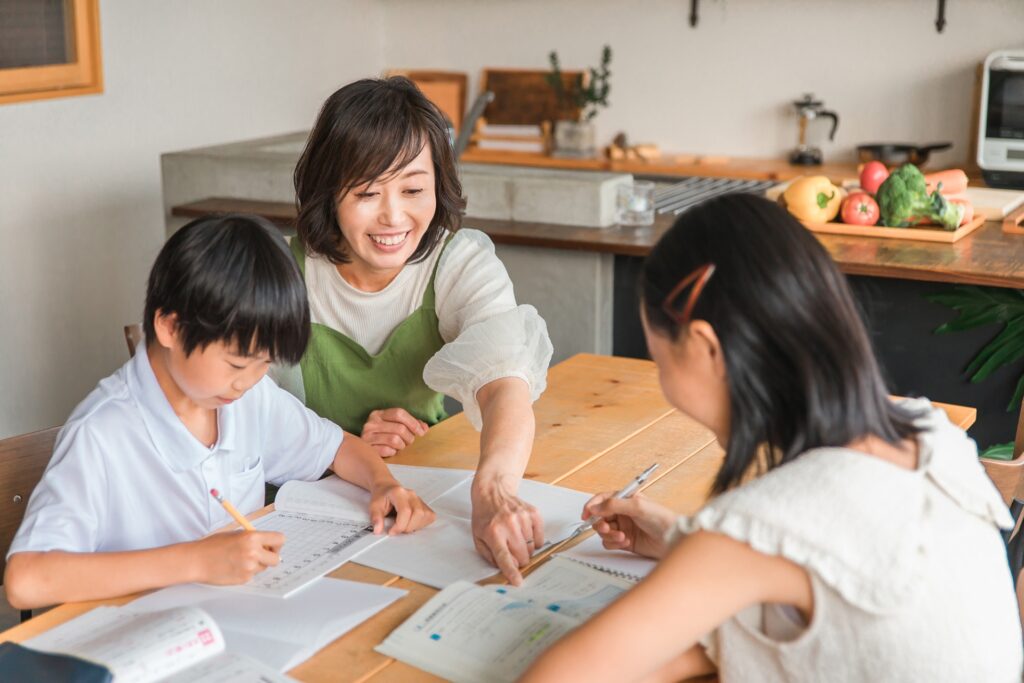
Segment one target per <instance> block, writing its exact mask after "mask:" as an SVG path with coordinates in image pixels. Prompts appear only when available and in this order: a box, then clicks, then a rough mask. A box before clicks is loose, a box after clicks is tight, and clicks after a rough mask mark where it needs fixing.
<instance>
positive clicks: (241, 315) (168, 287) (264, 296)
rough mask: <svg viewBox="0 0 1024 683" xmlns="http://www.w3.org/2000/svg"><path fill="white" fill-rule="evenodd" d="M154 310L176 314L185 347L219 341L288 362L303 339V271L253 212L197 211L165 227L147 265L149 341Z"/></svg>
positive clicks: (298, 353) (306, 330) (153, 336)
mask: <svg viewBox="0 0 1024 683" xmlns="http://www.w3.org/2000/svg"><path fill="white" fill-rule="evenodd" d="M158 312H159V313H161V314H163V315H168V314H174V315H176V316H177V326H178V331H179V333H180V334H181V341H182V345H183V347H184V351H185V354H186V355H188V354H191V353H192V351H194V350H195V349H197V348H199V349H203V348H205V347H206V346H207V345H209V344H211V343H213V342H218V341H219V342H225V343H227V344H231V345H234V346H235V347H236V348H237V350H238V352H239V353H241V354H242V355H248V354H249V353H250V352H252V351H265V352H267V353H269V354H270V357H271V358H272V359H274V360H275V361H282V362H285V363H291V364H294V363H298V362H299V360H300V359H301V358H302V354H303V353H304V352H305V350H306V343H307V342H308V341H309V304H308V301H307V299H306V285H305V282H304V281H303V278H302V274H301V273H300V272H299V268H298V265H297V264H296V263H295V259H294V258H292V255H291V252H290V251H289V250H288V247H287V245H286V244H285V241H284V238H283V237H282V236H281V234H280V233H279V232H278V230H277V229H276V228H275V227H274V226H273V225H271V224H270V223H269V222H268V221H266V220H264V219H262V218H259V217H256V216H244V215H237V214H234V215H227V216H216V217H210V218H199V219H197V220H194V221H192V222H191V223H189V224H188V225H186V226H185V227H183V228H182V229H181V230H178V231H177V232H176V233H174V234H173V235H171V238H170V239H168V240H167V242H166V243H165V244H164V246H163V248H162V249H161V250H160V254H159V255H158V256H157V257H156V261H155V262H154V263H153V269H152V270H151V271H150V273H149V286H148V287H147V288H146V312H145V318H144V329H145V332H146V339H147V340H148V342H149V343H151V342H152V341H153V340H154V339H156V332H155V329H154V324H153V320H154V316H156V315H157V313H158Z"/></svg>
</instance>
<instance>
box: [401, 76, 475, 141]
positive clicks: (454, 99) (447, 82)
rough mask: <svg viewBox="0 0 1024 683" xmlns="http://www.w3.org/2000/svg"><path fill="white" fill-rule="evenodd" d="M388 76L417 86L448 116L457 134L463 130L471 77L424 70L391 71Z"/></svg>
mask: <svg viewBox="0 0 1024 683" xmlns="http://www.w3.org/2000/svg"><path fill="white" fill-rule="evenodd" d="M384 75H385V77H388V76H405V77H406V78H408V79H409V80H410V81H412V82H413V83H415V84H416V87H418V88H419V89H420V90H421V91H422V92H423V94H424V95H426V96H427V99H428V100H430V101H431V102H433V103H434V105H435V106H436V107H437V108H438V109H440V110H441V112H442V113H443V114H444V115H445V116H447V117H448V118H449V119H450V120H451V122H452V126H453V127H454V128H455V132H456V133H458V132H459V130H461V128H462V117H463V116H464V115H465V112H466V90H467V85H468V83H469V76H468V75H467V74H466V73H465V72H462V71H428V70H423V69H390V70H388V71H386V72H385V73H384Z"/></svg>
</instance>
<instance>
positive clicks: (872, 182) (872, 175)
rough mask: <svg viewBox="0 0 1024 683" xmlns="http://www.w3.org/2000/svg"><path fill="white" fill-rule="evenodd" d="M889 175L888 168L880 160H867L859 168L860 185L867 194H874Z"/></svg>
mask: <svg viewBox="0 0 1024 683" xmlns="http://www.w3.org/2000/svg"><path fill="white" fill-rule="evenodd" d="M888 177H889V169H887V168H886V167H885V164H883V163H882V162H881V161H869V162H868V163H866V164H864V168H862V169H860V186H861V188H862V189H863V190H864V191H865V192H867V193H868V194H872V195H873V194H875V193H876V192H878V188H879V187H880V186H881V185H882V183H884V182H885V179H886V178H888Z"/></svg>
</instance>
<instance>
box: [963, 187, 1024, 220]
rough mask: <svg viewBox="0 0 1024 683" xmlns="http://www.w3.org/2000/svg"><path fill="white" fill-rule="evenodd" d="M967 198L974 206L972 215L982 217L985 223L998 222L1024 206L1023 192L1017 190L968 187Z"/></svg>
mask: <svg viewBox="0 0 1024 683" xmlns="http://www.w3.org/2000/svg"><path fill="white" fill-rule="evenodd" d="M967 198H968V199H969V200H971V204H973V205H974V215H975V216H978V215H982V216H984V217H985V220H987V221H1000V220H1002V219H1003V218H1005V217H1006V215H1007V214H1009V213H1011V212H1012V211H1013V210H1014V209H1016V208H1017V207H1019V206H1021V205H1022V204H1024V192H1021V191H1019V190H993V189H991V188H988V187H968V188H967Z"/></svg>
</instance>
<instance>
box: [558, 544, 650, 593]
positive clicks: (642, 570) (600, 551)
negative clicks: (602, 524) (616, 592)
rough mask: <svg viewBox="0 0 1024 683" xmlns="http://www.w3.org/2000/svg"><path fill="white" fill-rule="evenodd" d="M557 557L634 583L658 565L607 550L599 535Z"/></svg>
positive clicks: (627, 553) (630, 554) (616, 551)
mask: <svg viewBox="0 0 1024 683" xmlns="http://www.w3.org/2000/svg"><path fill="white" fill-rule="evenodd" d="M555 557H563V558H565V559H568V560H572V561H573V562H579V563H580V564H584V565H586V566H588V567H593V568H594V569H599V570H601V571H603V572H607V573H609V574H611V575H613V576H618V577H620V578H623V579H627V580H629V581H633V582H636V581H640V580H641V579H643V578H644V577H645V576H647V575H648V574H650V573H651V570H652V569H654V567H655V565H656V564H657V561H655V560H651V559H648V558H646V557H641V556H640V555H634V554H633V553H630V552H626V551H624V550H607V549H606V548H605V547H604V546H603V545H602V544H601V537H600V536H598V535H597V534H594V535H593V536H590V537H589V538H587V539H586V540H584V541H582V542H581V543H577V544H576V545H574V546H573V547H571V548H569V549H568V550H564V551H562V552H560V553H555Z"/></svg>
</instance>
